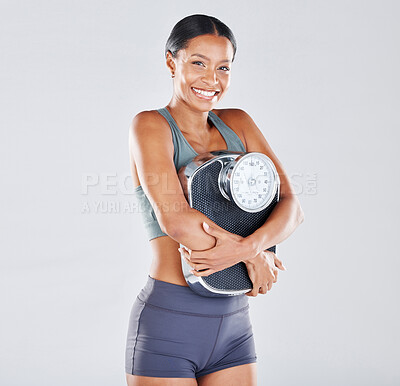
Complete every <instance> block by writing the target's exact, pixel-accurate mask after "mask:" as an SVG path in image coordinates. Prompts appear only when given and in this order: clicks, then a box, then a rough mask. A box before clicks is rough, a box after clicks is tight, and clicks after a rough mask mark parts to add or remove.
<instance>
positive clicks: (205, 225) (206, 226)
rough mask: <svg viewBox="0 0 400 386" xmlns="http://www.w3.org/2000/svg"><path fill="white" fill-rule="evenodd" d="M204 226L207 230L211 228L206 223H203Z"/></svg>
mask: <svg viewBox="0 0 400 386" xmlns="http://www.w3.org/2000/svg"><path fill="white" fill-rule="evenodd" d="M203 224H204V228H206V229H208V228H210V226H209V225H208V224H207V223H206V222H204V221H203Z"/></svg>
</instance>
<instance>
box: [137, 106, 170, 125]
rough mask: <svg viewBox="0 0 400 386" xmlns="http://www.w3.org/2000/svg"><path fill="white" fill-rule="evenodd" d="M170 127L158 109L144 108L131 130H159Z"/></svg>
mask: <svg viewBox="0 0 400 386" xmlns="http://www.w3.org/2000/svg"><path fill="white" fill-rule="evenodd" d="M166 127H168V123H167V121H166V120H165V118H164V117H163V116H162V115H161V114H160V113H159V112H158V111H157V110H143V111H140V112H139V113H137V114H136V115H135V116H134V117H133V119H132V121H131V125H130V129H131V130H134V129H136V130H144V128H147V129H149V130H157V129H159V128H161V129H162V128H166Z"/></svg>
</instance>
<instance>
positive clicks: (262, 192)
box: [231, 154, 275, 211]
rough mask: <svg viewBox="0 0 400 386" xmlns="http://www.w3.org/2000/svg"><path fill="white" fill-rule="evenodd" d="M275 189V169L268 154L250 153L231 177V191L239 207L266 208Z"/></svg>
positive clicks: (238, 164)
mask: <svg viewBox="0 0 400 386" xmlns="http://www.w3.org/2000/svg"><path fill="white" fill-rule="evenodd" d="M274 190H275V171H274V169H273V167H272V166H271V164H270V162H269V158H267V156H262V155H259V154H250V155H248V156H246V157H243V158H241V159H240V160H239V161H238V163H237V165H236V166H235V168H234V170H233V175H232V177H231V192H232V195H233V198H234V200H235V201H236V203H237V204H238V206H239V207H241V208H242V209H244V210H250V211H257V210H261V209H264V207H265V206H266V204H267V203H268V202H269V201H270V199H271V196H272V195H273V194H274Z"/></svg>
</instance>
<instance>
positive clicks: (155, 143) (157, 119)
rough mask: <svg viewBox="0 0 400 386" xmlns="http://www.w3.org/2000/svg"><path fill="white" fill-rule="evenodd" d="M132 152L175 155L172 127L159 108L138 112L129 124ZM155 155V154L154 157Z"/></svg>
mask: <svg viewBox="0 0 400 386" xmlns="http://www.w3.org/2000/svg"><path fill="white" fill-rule="evenodd" d="M129 138H130V148H131V150H132V153H138V152H139V151H140V152H141V153H143V154H144V153H148V152H151V153H157V154H158V155H159V156H166V157H169V158H171V157H172V156H173V142H172V134H171V129H170V127H169V124H168V122H167V120H166V119H165V118H164V117H163V116H162V115H161V114H160V113H159V112H158V111H157V110H144V111H140V112H139V113H137V114H136V115H135V116H134V117H133V119H132V121H131V124H130V126H129ZM154 156H155V155H154V154H153V157H154Z"/></svg>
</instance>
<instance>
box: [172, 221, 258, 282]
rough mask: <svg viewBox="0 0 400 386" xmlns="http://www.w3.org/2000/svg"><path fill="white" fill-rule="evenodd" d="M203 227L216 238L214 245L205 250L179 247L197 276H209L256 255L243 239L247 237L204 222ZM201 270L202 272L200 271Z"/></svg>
mask: <svg viewBox="0 0 400 386" xmlns="http://www.w3.org/2000/svg"><path fill="white" fill-rule="evenodd" d="M203 229H204V230H205V231H206V232H207V233H208V234H209V235H211V236H213V237H215V238H216V244H215V246H214V247H212V248H210V249H207V250H204V251H193V250H190V249H188V248H186V247H185V246H183V248H179V252H180V253H181V256H182V257H183V258H184V259H185V260H186V262H187V263H188V264H189V265H190V266H191V267H192V268H193V270H192V271H191V272H192V273H193V274H194V275H195V276H208V275H211V274H212V273H214V272H218V271H221V270H223V269H225V268H228V267H231V266H233V265H235V264H237V263H239V262H240V261H242V260H244V259H250V258H252V257H254V252H253V251H252V250H251V248H250V247H249V246H248V245H247V244H246V243H245V242H244V241H243V240H244V239H245V238H244V237H242V236H239V235H236V234H234V233H230V232H228V231H226V230H224V229H222V228H221V229H219V228H216V227H214V226H211V225H208V224H206V223H205V222H203ZM199 271H200V272H199Z"/></svg>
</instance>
